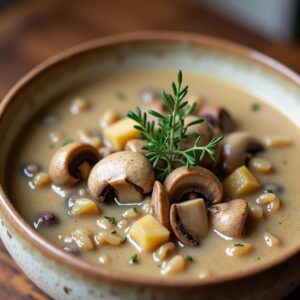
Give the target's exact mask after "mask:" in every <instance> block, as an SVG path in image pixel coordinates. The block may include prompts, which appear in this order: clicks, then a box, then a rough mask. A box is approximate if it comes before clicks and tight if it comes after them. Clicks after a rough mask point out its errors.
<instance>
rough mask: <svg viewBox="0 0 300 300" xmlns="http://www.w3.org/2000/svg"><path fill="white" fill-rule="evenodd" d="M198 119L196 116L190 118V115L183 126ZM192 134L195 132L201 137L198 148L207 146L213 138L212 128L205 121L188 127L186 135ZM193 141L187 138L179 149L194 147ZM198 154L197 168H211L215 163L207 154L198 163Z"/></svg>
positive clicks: (191, 137)
mask: <svg viewBox="0 0 300 300" xmlns="http://www.w3.org/2000/svg"><path fill="white" fill-rule="evenodd" d="M198 119H199V117H196V116H192V115H191V116H188V117H186V119H185V124H189V123H191V122H193V121H196V120H198ZM192 132H196V133H198V134H200V135H201V140H200V142H199V143H198V146H200V147H201V146H204V145H206V144H208V143H209V142H210V141H211V140H212V139H213V137H214V136H215V134H214V130H213V127H212V126H211V125H210V124H209V123H208V122H207V121H203V122H201V123H198V124H195V125H192V126H189V127H188V130H187V134H189V133H192ZM195 141H196V138H195V137H193V136H188V137H186V138H185V139H184V140H183V142H182V143H181V148H182V149H189V148H191V147H193V146H194V144H195ZM218 152H220V151H218ZM200 154H201V153H199V157H198V161H197V165H198V166H200V167H205V168H211V167H213V166H214V165H215V164H216V162H214V161H213V160H212V159H211V158H210V156H209V155H207V154H206V155H205V157H204V159H203V160H202V161H200Z"/></svg>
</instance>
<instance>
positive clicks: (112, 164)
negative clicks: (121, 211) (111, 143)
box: [88, 151, 154, 204]
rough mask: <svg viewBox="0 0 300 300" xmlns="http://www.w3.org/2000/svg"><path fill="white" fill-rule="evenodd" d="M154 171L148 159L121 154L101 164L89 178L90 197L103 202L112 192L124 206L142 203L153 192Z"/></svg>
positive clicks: (125, 153)
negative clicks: (145, 195) (146, 194)
mask: <svg viewBox="0 0 300 300" xmlns="http://www.w3.org/2000/svg"><path fill="white" fill-rule="evenodd" d="M153 183H154V170H153V168H152V166H151V164H150V162H149V161H148V159H147V158H145V156H143V155H142V154H140V153H137V152H131V151H120V152H116V153H113V154H111V155H109V156H107V157H105V158H103V159H102V160H100V161H99V162H98V163H97V164H96V165H95V166H94V168H93V169H92V171H91V173H90V176H89V178H88V188H89V190H90V193H91V195H92V196H93V197H94V198H96V199H98V200H100V201H104V200H105V199H106V197H107V196H108V195H109V193H110V192H111V191H112V190H113V191H114V193H115V194H116V196H117V198H118V201H119V202H120V203H121V204H128V203H136V202H141V201H142V200H143V199H144V194H145V193H149V192H151V190H152V187H153Z"/></svg>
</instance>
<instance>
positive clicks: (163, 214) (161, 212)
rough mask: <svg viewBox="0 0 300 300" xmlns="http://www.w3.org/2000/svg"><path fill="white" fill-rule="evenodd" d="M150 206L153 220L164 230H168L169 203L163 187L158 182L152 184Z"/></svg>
mask: <svg viewBox="0 0 300 300" xmlns="http://www.w3.org/2000/svg"><path fill="white" fill-rule="evenodd" d="M150 204H151V207H152V208H153V216H154V218H155V219H156V220H157V221H158V222H159V223H161V224H162V225H164V226H165V227H166V228H170V216H169V214H170V202H169V198H168V194H167V192H166V190H165V188H164V186H163V185H162V184H161V183H160V182H159V181H155V182H154V185H153V190H152V196H151V201H150Z"/></svg>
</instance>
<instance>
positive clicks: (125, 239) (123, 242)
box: [122, 236, 127, 244]
mask: <svg viewBox="0 0 300 300" xmlns="http://www.w3.org/2000/svg"><path fill="white" fill-rule="evenodd" d="M126 242H127V237H126V236H125V237H124V239H123V240H122V244H125V243H126Z"/></svg>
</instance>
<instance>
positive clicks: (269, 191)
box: [265, 189, 273, 194]
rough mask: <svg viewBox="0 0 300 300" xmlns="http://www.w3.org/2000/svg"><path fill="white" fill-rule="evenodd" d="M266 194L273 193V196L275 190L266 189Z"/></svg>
mask: <svg viewBox="0 0 300 300" xmlns="http://www.w3.org/2000/svg"><path fill="white" fill-rule="evenodd" d="M265 193H272V194H273V190H271V189H266V190H265Z"/></svg>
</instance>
